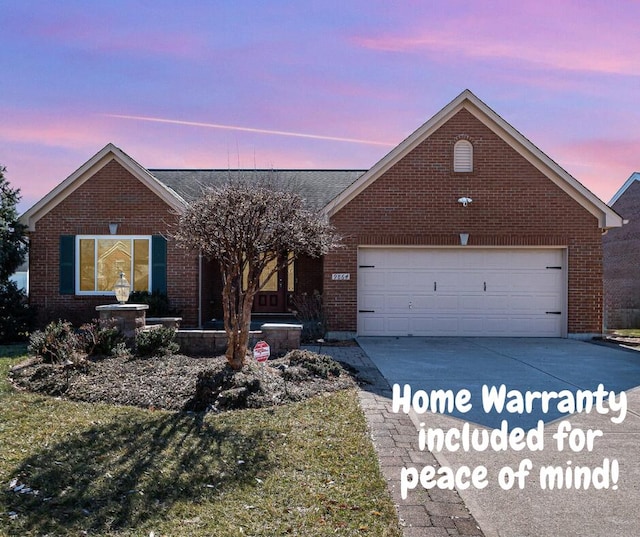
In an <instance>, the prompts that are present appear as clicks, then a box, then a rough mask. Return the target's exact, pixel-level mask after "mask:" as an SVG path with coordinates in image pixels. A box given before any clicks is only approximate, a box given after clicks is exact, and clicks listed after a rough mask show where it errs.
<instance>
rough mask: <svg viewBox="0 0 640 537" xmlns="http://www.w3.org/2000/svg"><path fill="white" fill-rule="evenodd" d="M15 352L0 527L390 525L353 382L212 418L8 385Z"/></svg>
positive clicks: (267, 530) (190, 530)
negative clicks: (95, 402) (291, 401)
mask: <svg viewBox="0 0 640 537" xmlns="http://www.w3.org/2000/svg"><path fill="white" fill-rule="evenodd" d="M23 353H24V347H2V346H0V535H6V536H10V535H52V536H53V535H105V536H106V535H109V536H134V535H135V536H149V535H150V534H151V533H152V532H153V534H154V535H155V537H159V536H161V535H162V536H171V537H174V536H185V537H186V536H189V537H194V536H200V535H201V536H205V535H206V536H212V537H213V536H220V537H222V536H224V537H231V536H243V537H246V536H249V535H253V536H270V537H272V536H278V535H291V536H316V535H317V536H320V535H341V536H349V535H372V536H389V537H391V536H393V537H399V536H400V535H401V532H400V531H399V529H398V526H397V518H396V514H395V510H394V507H393V504H392V503H391V501H390V499H389V497H388V495H387V490H386V486H385V483H384V480H383V479H382V477H381V475H380V473H379V470H378V465H377V459H376V457H375V453H374V450H373V447H372V445H371V442H370V441H369V439H368V435H367V432H366V422H365V420H364V417H363V415H362V412H361V411H360V409H359V406H358V402H357V394H356V393H355V392H354V391H353V390H349V391H343V392H339V393H335V394H331V395H328V396H322V397H318V398H314V399H311V400H308V401H306V402H303V403H299V404H295V405H290V406H285V407H278V408H273V409H266V410H245V411H239V412H230V413H225V414H221V415H217V416H214V415H205V416H202V415H193V414H192V415H189V414H178V413H171V412H164V411H148V410H141V409H136V408H130V407H115V406H110V405H93V404H84V403H72V402H68V401H63V400H59V399H54V398H50V397H43V396H38V395H33V394H27V393H18V392H15V391H14V390H13V389H12V388H11V386H10V385H9V384H8V383H7V382H6V373H7V371H8V369H9V367H11V365H13V364H14V363H17V362H19V361H20V360H21V359H22V358H21V357H20V356H21V355H22V354H23ZM16 479H17V483H15V484H14V486H16V485H20V484H24V485H25V488H27V487H28V488H29V489H32V492H31V493H23V492H15V491H13V490H11V489H10V483H11V482H12V481H13V480H16ZM22 490H23V491H24V490H25V489H24V488H23V489H22ZM33 491H37V493H33Z"/></svg>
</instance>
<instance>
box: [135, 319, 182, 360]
mask: <svg viewBox="0 0 640 537" xmlns="http://www.w3.org/2000/svg"><path fill="white" fill-rule="evenodd" d="M175 338H176V331H175V330H174V329H173V328H167V327H164V326H157V327H153V328H149V329H145V330H138V331H137V332H136V339H135V349H136V355H138V356H142V357H149V356H157V355H170V354H175V353H176V352H178V350H180V346H179V345H178V344H177V343H176V342H175Z"/></svg>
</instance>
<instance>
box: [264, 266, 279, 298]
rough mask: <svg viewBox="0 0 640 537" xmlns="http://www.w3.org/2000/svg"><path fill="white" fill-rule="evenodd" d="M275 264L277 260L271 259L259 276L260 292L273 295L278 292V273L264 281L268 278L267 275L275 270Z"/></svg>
mask: <svg viewBox="0 0 640 537" xmlns="http://www.w3.org/2000/svg"><path fill="white" fill-rule="evenodd" d="M277 264H278V260H277V259H272V260H271V261H269V262H268V263H267V265H266V266H265V267H264V270H263V271H262V274H260V287H261V290H262V291H267V292H272V293H273V292H275V291H277V290H278V273H277V272H276V273H275V274H272V275H271V277H270V278H269V279H268V280H266V281H265V279H266V278H267V276H269V273H270V272H271V271H272V270H274V269H275V268H276V265H277Z"/></svg>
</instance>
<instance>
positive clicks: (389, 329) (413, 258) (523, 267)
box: [358, 248, 566, 337]
mask: <svg viewBox="0 0 640 537" xmlns="http://www.w3.org/2000/svg"><path fill="white" fill-rule="evenodd" d="M563 259H564V256H563V251H562V250H559V249H556V250H538V249H532V250H529V249H520V250H518V249H468V248H457V249H423V248H361V249H360V250H359V252H358V267H359V268H358V333H359V334H360V335H363V336H391V335H394V336H406V335H414V336H505V337H509V336H511V337H522V336H530V337H534V336H535V337H561V336H563V335H564V330H563V327H564V324H565V321H564V319H565V317H566V316H565V314H564V313H565V312H564V309H565V298H564V297H565V291H564V290H565V284H564V282H565V275H564V274H565V271H564V261H563Z"/></svg>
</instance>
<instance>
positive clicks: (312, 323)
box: [291, 291, 326, 341]
mask: <svg viewBox="0 0 640 537" xmlns="http://www.w3.org/2000/svg"><path fill="white" fill-rule="evenodd" d="M291 301H292V303H293V307H294V308H295V309H294V311H293V314H294V315H295V317H296V319H297V320H298V321H300V322H301V323H302V335H301V337H302V341H316V340H318V339H320V338H322V337H324V334H325V332H326V322H325V317H324V307H323V305H322V295H321V294H320V293H319V292H318V291H314V292H313V294H308V293H301V294H299V295H294V296H293V297H292V299H291Z"/></svg>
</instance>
